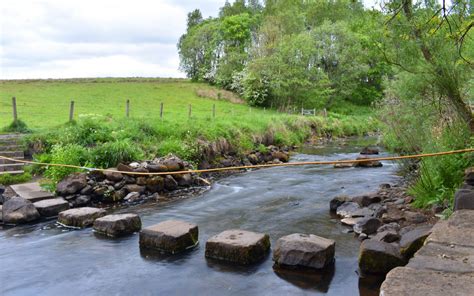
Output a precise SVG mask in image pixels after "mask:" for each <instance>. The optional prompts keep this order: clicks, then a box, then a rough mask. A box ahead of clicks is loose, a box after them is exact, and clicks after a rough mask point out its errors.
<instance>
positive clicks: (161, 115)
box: [160, 102, 163, 120]
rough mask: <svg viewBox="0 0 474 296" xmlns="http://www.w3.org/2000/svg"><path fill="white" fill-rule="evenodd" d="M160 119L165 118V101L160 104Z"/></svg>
mask: <svg viewBox="0 0 474 296" xmlns="http://www.w3.org/2000/svg"><path fill="white" fill-rule="evenodd" d="M160 119H161V120H163V102H161V104H160Z"/></svg>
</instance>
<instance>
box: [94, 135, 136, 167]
mask: <svg viewBox="0 0 474 296" xmlns="http://www.w3.org/2000/svg"><path fill="white" fill-rule="evenodd" d="M142 158H143V151H142V150H141V149H140V148H139V147H138V146H137V145H136V144H134V143H132V142H131V141H130V140H117V141H114V142H108V143H104V144H102V145H100V146H97V147H96V148H94V149H92V150H91V151H90V158H89V161H90V163H91V164H92V165H94V166H95V167H99V168H110V167H115V166H117V165H118V164H119V163H121V162H131V161H133V160H140V159H142Z"/></svg>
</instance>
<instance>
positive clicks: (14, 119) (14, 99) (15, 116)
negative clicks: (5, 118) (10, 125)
mask: <svg viewBox="0 0 474 296" xmlns="http://www.w3.org/2000/svg"><path fill="white" fill-rule="evenodd" d="M12 106H13V122H17V121H18V113H17V110H16V97H13V98H12Z"/></svg>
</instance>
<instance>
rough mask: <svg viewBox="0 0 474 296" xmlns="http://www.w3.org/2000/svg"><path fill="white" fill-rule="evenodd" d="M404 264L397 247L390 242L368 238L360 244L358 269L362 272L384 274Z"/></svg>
mask: <svg viewBox="0 0 474 296" xmlns="http://www.w3.org/2000/svg"><path fill="white" fill-rule="evenodd" d="M404 264H405V260H404V259H403V256H402V255H401V254H400V251H399V249H398V248H397V247H396V246H394V245H392V244H389V243H385V242H381V241H377V240H373V239H368V240H364V241H363V242H362V244H361V245H360V251H359V269H360V270H361V271H362V272H363V273H364V274H386V273H387V272H389V271H390V270H391V269H393V268H395V267H397V266H402V265H404Z"/></svg>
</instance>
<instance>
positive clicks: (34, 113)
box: [0, 97, 327, 123]
mask: <svg viewBox="0 0 474 296" xmlns="http://www.w3.org/2000/svg"><path fill="white" fill-rule="evenodd" d="M11 102H12V103H11V108H12V115H13V120H14V121H17V120H18V119H19V115H18V113H20V115H21V114H25V113H26V114H28V116H27V117H34V118H38V117H40V118H47V120H48V121H52V122H54V123H60V122H58V121H61V120H60V119H57V114H60V113H61V110H60V109H61V108H64V109H65V111H64V117H63V118H64V120H66V118H67V117H66V116H67V115H66V114H67V113H66V112H67V111H66V104H68V111H69V114H68V115H69V117H68V120H69V122H71V121H74V119H75V117H77V113H78V112H77V111H78V110H77V108H80V109H81V110H80V111H82V112H80V114H90V113H85V112H84V110H93V112H94V111H96V110H100V114H99V115H106V116H108V115H110V116H117V115H119V116H120V113H121V114H123V115H125V117H133V113H134V112H133V111H134V105H133V102H132V100H130V99H127V100H125V102H124V103H125V104H124V105H122V106H123V107H122V108H124V109H121V110H123V111H121V112H120V111H117V108H120V107H119V106H118V105H116V104H105V103H104V102H97V105H94V106H92V107H93V108H91V106H90V103H89V104H85V103H84V102H78V101H75V100H71V101H69V102H68V103H67V101H66V102H64V103H61V105H59V104H53V105H54V107H55V110H54V111H53V110H50V108H43V109H42V110H39V109H41V108H37V106H36V105H35V104H33V103H30V102H26V103H25V102H21V100H20V101H17V98H16V97H13V98H12V101H11ZM122 102H123V101H122ZM62 104H64V105H62ZM122 104H123V103H122ZM8 105H9V104H3V106H4V107H8ZM138 105H139V106H137V105H135V110H137V109H139V111H137V112H136V113H140V117H142V118H158V117H159V119H160V120H162V121H163V120H164V119H165V116H166V118H171V119H177V118H179V119H186V118H188V119H192V118H196V117H205V118H207V119H212V120H214V119H216V118H217V117H218V116H220V117H229V116H244V115H250V114H252V113H254V112H255V111H254V109H255V108H253V107H245V106H244V105H237V106H235V108H234V107H232V108H231V109H229V108H228V107H227V108H222V109H218V108H217V106H216V104H212V106H210V105H209V104H202V105H199V104H198V105H192V104H187V105H183V104H182V103H181V105H180V106H179V107H177V106H176V105H173V104H171V105H172V106H169V105H165V103H163V102H160V103H159V105H157V107H156V109H155V108H154V106H146V108H144V106H143V104H138ZM62 106H63V107H62ZM104 106H108V107H110V109H109V108H107V109H106V108H104ZM167 106H169V107H168V108H167ZM57 109H58V110H57ZM111 109H113V110H111ZM256 110H258V112H260V114H261V113H262V112H263V114H268V115H270V114H276V113H285V114H295V115H302V116H315V115H317V112H316V109H315V108H313V109H304V108H302V109H301V113H298V112H296V108H294V107H293V108H286V109H273V108H269V109H267V108H266V107H264V108H263V109H260V108H258V109H256ZM45 111H47V112H45ZM49 112H51V113H49ZM122 112H123V113H122ZM8 113H10V112H6V110H5V109H4V108H3V112H2V110H0V116H1V117H2V118H3V119H4V120H2V121H1V122H3V123H6V118H7V117H8V116H7V114H8ZM136 113H135V114H136ZM10 114H11V113H10ZM53 114H54V117H55V118H53V116H52V115H53ZM321 115H323V116H327V113H326V110H325V109H324V110H322V111H321ZM20 117H21V116H20ZM22 118H24V117H22ZM62 122H64V121H62Z"/></svg>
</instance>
